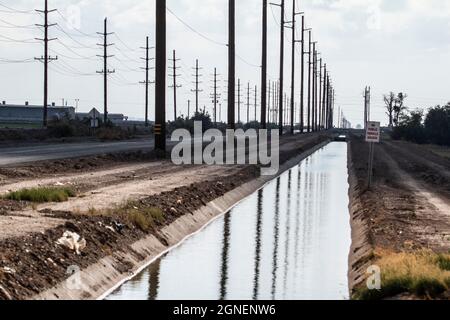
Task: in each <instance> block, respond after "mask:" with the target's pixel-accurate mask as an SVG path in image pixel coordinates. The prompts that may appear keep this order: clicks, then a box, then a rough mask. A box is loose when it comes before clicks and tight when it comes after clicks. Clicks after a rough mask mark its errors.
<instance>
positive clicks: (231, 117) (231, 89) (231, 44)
mask: <svg viewBox="0 0 450 320" xmlns="http://www.w3.org/2000/svg"><path fill="white" fill-rule="evenodd" d="M228 15H229V17H228V38H229V39H228V127H229V128H230V129H235V128H236V121H235V108H236V105H235V102H236V100H235V99H236V97H235V92H236V91H235V90H236V88H235V84H236V82H235V81H236V31H235V25H236V21H235V20H236V9H235V0H228Z"/></svg>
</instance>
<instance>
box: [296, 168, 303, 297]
mask: <svg viewBox="0 0 450 320" xmlns="http://www.w3.org/2000/svg"><path fill="white" fill-rule="evenodd" d="M301 183H302V165H300V166H299V167H298V175H297V193H296V194H297V202H296V205H295V245H294V255H295V263H294V288H297V283H296V281H297V266H298V242H299V240H300V194H301Z"/></svg>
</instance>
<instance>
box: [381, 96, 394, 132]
mask: <svg viewBox="0 0 450 320" xmlns="http://www.w3.org/2000/svg"><path fill="white" fill-rule="evenodd" d="M383 98H384V103H385V105H386V110H387V112H386V114H387V116H388V117H389V128H392V127H394V104H395V100H396V96H395V93H393V92H392V91H391V92H390V93H389V94H385V95H384V97H383Z"/></svg>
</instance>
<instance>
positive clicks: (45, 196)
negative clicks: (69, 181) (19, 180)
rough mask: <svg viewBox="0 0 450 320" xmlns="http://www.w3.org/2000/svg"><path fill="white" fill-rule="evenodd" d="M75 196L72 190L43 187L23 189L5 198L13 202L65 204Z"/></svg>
mask: <svg viewBox="0 0 450 320" xmlns="http://www.w3.org/2000/svg"><path fill="white" fill-rule="evenodd" d="M75 196H76V193H75V191H74V190H73V189H71V188H66V187H64V188H56V187H55V188H54V187H42V188H32V189H22V190H19V191H14V192H10V193H9V194H7V195H5V196H4V197H3V198H4V199H8V200H13V201H28V202H34V203H45V202H64V201H67V200H69V198H71V197H75Z"/></svg>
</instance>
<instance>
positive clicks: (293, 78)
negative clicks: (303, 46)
mask: <svg viewBox="0 0 450 320" xmlns="http://www.w3.org/2000/svg"><path fill="white" fill-rule="evenodd" d="M295 4H296V1H295V0H292V21H291V28H292V57H291V58H292V62H291V101H290V107H291V119H290V120H291V121H290V125H291V134H294V132H295V127H294V125H295V44H296V43H297V42H298V41H297V40H296V39H295V31H296V30H295V25H296V21H295V18H296V17H297V15H299V14H302V13H297V12H296V6H295Z"/></svg>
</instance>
